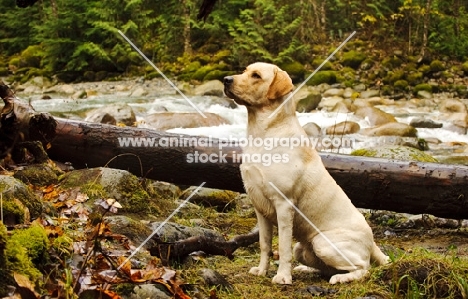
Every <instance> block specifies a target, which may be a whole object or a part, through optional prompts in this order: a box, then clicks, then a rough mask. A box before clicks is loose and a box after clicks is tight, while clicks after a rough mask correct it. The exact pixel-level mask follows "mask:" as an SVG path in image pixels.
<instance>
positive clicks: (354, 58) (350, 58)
mask: <svg viewBox="0 0 468 299" xmlns="http://www.w3.org/2000/svg"><path fill="white" fill-rule="evenodd" d="M366 58H367V56H366V54H364V53H362V52H358V51H355V50H351V51H348V52H346V53H344V54H343V57H342V58H341V63H342V64H343V65H344V66H349V67H352V68H353V69H357V68H359V66H360V65H361V63H362V62H363V61H364V60H365V59H366Z"/></svg>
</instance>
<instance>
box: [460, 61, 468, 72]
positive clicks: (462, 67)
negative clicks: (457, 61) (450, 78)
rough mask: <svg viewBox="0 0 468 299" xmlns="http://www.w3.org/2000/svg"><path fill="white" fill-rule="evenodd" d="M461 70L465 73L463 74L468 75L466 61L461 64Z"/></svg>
mask: <svg viewBox="0 0 468 299" xmlns="http://www.w3.org/2000/svg"><path fill="white" fill-rule="evenodd" d="M461 70H462V71H463V72H464V73H465V75H468V61H466V62H464V63H463V64H462V65H461Z"/></svg>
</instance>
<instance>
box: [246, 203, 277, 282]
mask: <svg viewBox="0 0 468 299" xmlns="http://www.w3.org/2000/svg"><path fill="white" fill-rule="evenodd" d="M255 213H256V214H257V221H258V228H259V241H260V264H259V265H258V267H252V268H250V271H249V273H250V274H254V275H266V274H267V271H268V268H269V267H270V255H271V252H272V251H271V240H272V236H273V224H272V223H271V222H270V221H268V220H267V219H266V218H265V217H264V216H263V215H262V214H261V213H259V212H257V210H255Z"/></svg>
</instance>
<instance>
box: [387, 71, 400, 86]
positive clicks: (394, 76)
mask: <svg viewBox="0 0 468 299" xmlns="http://www.w3.org/2000/svg"><path fill="white" fill-rule="evenodd" d="M404 76H405V73H404V71H403V70H395V71H389V72H388V73H387V76H385V78H384V79H383V81H384V82H385V83H387V84H393V83H395V82H396V81H398V80H401V79H403V77H404Z"/></svg>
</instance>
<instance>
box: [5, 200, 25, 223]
mask: <svg viewBox="0 0 468 299" xmlns="http://www.w3.org/2000/svg"><path fill="white" fill-rule="evenodd" d="M3 215H4V217H5V218H7V217H11V219H10V220H11V221H13V222H14V223H15V224H19V223H24V222H25V220H26V219H25V218H24V215H25V211H24V207H21V206H20V205H18V202H16V201H14V200H4V201H3Z"/></svg>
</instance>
